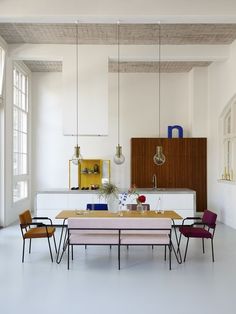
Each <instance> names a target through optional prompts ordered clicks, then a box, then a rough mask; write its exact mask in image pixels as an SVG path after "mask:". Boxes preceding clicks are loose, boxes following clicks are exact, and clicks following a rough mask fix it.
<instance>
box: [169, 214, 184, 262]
mask: <svg viewBox="0 0 236 314" xmlns="http://www.w3.org/2000/svg"><path fill="white" fill-rule="evenodd" d="M171 220H172V222H173V227H174V232H175V239H176V244H177V252H176V250H175V248H174V246H173V243H171V245H172V248H173V250H174V253H175V257H176V260H177V262H178V263H179V264H181V263H182V256H181V252H180V241H179V238H178V235H177V231H176V225H175V221H174V219H171ZM178 255H179V256H178Z"/></svg>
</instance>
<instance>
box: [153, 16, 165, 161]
mask: <svg viewBox="0 0 236 314" xmlns="http://www.w3.org/2000/svg"><path fill="white" fill-rule="evenodd" d="M158 30H159V31H158V42H159V45H158V56H159V59H158V90H159V95H158V118H159V122H158V123H159V138H160V136H161V23H160V22H159V27H158ZM153 161H154V163H155V164H156V165H157V166H161V165H163V164H164V163H165V161H166V157H165V155H164V154H163V151H162V146H157V147H156V154H155V155H154V157H153Z"/></svg>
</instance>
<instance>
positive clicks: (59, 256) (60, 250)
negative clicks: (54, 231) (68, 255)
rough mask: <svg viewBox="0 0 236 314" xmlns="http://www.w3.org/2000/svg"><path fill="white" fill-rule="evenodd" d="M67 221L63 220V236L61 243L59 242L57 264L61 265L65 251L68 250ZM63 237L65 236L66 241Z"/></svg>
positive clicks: (61, 236)
mask: <svg viewBox="0 0 236 314" xmlns="http://www.w3.org/2000/svg"><path fill="white" fill-rule="evenodd" d="M66 220H67V219H64V220H63V224H62V227H61V235H60V241H59V245H58V250H57V259H56V262H57V264H60V262H61V260H62V257H63V255H64V253H65V250H66V248H67V225H66V224H65V222H66ZM63 235H64V239H63ZM62 242H63V245H62V248H61V244H62Z"/></svg>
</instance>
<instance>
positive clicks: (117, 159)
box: [113, 145, 125, 165]
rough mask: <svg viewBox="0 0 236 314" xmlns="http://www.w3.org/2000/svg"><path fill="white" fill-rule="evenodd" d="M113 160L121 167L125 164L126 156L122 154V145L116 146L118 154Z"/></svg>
mask: <svg viewBox="0 0 236 314" xmlns="http://www.w3.org/2000/svg"><path fill="white" fill-rule="evenodd" d="M113 160H114V163H115V164H117V165H121V164H123V163H124V162H125V156H124V155H123V154H122V147H121V146H120V145H118V146H116V154H115V156H114V158H113Z"/></svg>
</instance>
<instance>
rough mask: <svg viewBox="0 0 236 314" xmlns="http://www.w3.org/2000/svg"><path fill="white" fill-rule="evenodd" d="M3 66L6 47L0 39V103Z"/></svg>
mask: <svg viewBox="0 0 236 314" xmlns="http://www.w3.org/2000/svg"><path fill="white" fill-rule="evenodd" d="M5 67H6V49H5V47H4V45H2V43H1V41H0V104H1V103H3V95H4V80H5Z"/></svg>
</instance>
